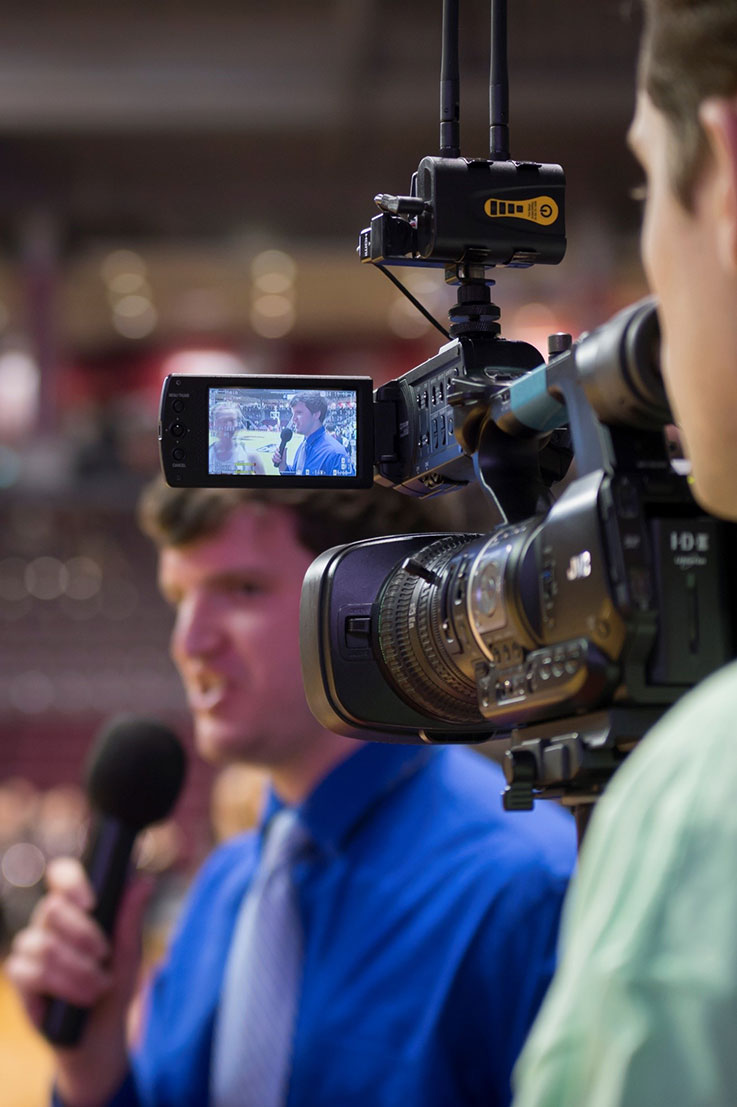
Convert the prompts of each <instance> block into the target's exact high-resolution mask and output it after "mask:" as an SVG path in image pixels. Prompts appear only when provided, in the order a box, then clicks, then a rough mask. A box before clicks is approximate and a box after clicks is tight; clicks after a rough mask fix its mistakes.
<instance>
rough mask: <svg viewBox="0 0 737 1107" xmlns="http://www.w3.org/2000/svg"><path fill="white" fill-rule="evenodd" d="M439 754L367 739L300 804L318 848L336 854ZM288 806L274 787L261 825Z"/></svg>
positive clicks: (433, 751) (423, 749)
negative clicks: (357, 828)
mask: <svg viewBox="0 0 737 1107" xmlns="http://www.w3.org/2000/svg"><path fill="white" fill-rule="evenodd" d="M439 753H440V750H438V749H433V748H432V747H428V746H401V745H394V744H392V743H389V742H364V743H362V744H361V745H360V746H359V748H358V749H357V750H356V752H355V753H353V754H351V755H350V756H349V757H347V758H346V759H345V760H344V761H341V762H340V764H338V765H336V767H335V768H334V769H333V770H332V771H331V772H330V773H328V775H327V776H326V777H323V779H322V780H321V781H320V783H319V784H318V785H317V786H316V787H315V789H314V790H313V791H312V792H311V793H310V795H309V796H308V797H307V798H306V799H305V800H304V801H303V802H302V804H300V806H299V808H298V811H299V816H300V819H301V821H302V822H303V823H304V825H305V826H306V827H307V829H308V830H309V832H310V835H311V836H312V838H313V840H314V841H315V843H316V844H317V845H318V846H320V847H321V848H322V849H324V850H325V851H326V852H329V853H334V852H337V851H338V850H339V849H340V847H341V845H342V843H343V842H344V841H345V839H346V838H348V836H349V835H350V833H351V831H352V830H353V829H354V827H355V826H356V825H357V824H358V823H359V822H360V821H361V820H362V819H363V818H364V816H366V815H367V814H368V813H369V811H370V810H371V809H372V808H373V807H374V806H375V805H376V804H378V803H379V802H380V801H381V800H382V799H383V798H384V796H386V795H388V794H389V792H391V791H393V789H394V788H396V787H398V786H399V785H400V784H401V783H402V782H403V781H405V780H407V779H409V777H411V776H414V774H415V773H417V772H419V770H420V769H421V768H422V767H423V766H424V765H426V764H427V763H428V762H429V761H430V759H431V758H432V757H434V756H437V755H438V754H439ZM283 806H284V805H283V803H282V801H281V800H280V799H279V797H278V796H277V795H276V793H275V792H274V791H273V789H270V790H269V795H268V798H267V802H266V807H265V811H264V820H263V823H262V826H265V825H266V823H268V821H269V819H270V818H271V816H272V815H274V814H275V813H276V811H278V810H279V809H280V808H281V807H283Z"/></svg>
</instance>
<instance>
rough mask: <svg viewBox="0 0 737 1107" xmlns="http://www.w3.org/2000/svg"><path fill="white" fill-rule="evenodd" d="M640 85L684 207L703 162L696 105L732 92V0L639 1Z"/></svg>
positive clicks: (735, 37)
mask: <svg viewBox="0 0 737 1107" xmlns="http://www.w3.org/2000/svg"><path fill="white" fill-rule="evenodd" d="M642 2H643V7H644V9H645V30H644V34H643V38H642V46H641V49H640V68H639V79H640V85H641V87H642V88H644V89H645V90H646V91H647V93H648V95H649V96H650V99H651V100H652V102H653V104H654V105H655V107H656V108H658V110H659V111H661V112H662V113H663V115H664V116H665V117H666V120H667V122H668V125H669V129H670V139H671V144H670V177H671V183H672V186H673V190H674V192H675V194H676V196H677V197H678V199H679V200H680V201H681V203H682V204H683V206H684V207H685V208H687V209H690V207H691V204H692V198H693V189H694V185H695V184H696V181H697V179H698V177H699V174H700V172H701V169H702V167H703V166H704V164H705V162H706V161H707V158H708V148H707V144H706V138H705V135H704V131H703V129H702V127H701V124H700V122H699V118H698V111H699V105H700V104H701V102H702V101H703V100H704V99H706V97H708V96H732V95H734V94H735V93H736V92H737V2H736V0H642Z"/></svg>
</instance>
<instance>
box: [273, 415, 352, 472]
mask: <svg viewBox="0 0 737 1107" xmlns="http://www.w3.org/2000/svg"><path fill="white" fill-rule="evenodd" d="M284 471H285V473H299V474H300V475H302V474H304V476H306V477H307V476H312V477H314V476H319V475H320V474H323V475H327V476H333V474H335V475H336V476H345V477H351V476H354V471H353V466H352V465H351V462H350V459H349V457H348V454H347V453H346V451H345V447H344V446H342V445H341V443H340V442H339V441H338V439H337V438H334V437H333V435H332V434H328V432H327V431H326V430H325V427H318V428H317V430H314V431H313V432H312V434H309V435H308V436H307V438H305V439H304V440H303V441H302V442H301V443H300V444H299V446H298V447H297V452H296V454H295V455H294V463H293V464H292V465H287V466H286V468H285V470H284Z"/></svg>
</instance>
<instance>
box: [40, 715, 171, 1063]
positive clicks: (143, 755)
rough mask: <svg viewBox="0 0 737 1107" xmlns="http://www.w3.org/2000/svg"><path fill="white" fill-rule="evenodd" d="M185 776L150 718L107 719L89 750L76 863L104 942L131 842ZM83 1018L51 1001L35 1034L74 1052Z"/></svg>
mask: <svg viewBox="0 0 737 1107" xmlns="http://www.w3.org/2000/svg"><path fill="white" fill-rule="evenodd" d="M185 771H186V756H185V753H184V749H183V747H182V744H181V742H180V741H179V739H178V738H177V736H176V735H175V734H174V732H173V731H172V730H170V729H169V728H168V727H167V726H164V725H163V724H162V723H159V722H156V721H154V720H152V719H145V718H138V717H136V716H133V715H128V716H120V717H118V718H115V719H113V720H112V721H111V722H110V723H108V724H107V726H105V727H104V728H103V730H102V731H101V732H100V734H99V735H98V737H97V739H96V740H95V742H94V744H93V746H92V748H91V750H90V753H89V757H88V760H87V770H86V774H85V783H86V790H87V795H88V798H89V802H90V807H91V809H92V820H91V824H90V832H89V835H88V841H87V846H86V849H85V852H84V855H83V858H82V862H83V864H84V867H85V870H86V872H87V876H88V878H89V881H90V884H91V885H92V888H93V889H94V892H95V901H96V902H95V908H94V910H93V911H92V917H93V918H94V919H96V920H97V922H98V923H99V925H100V926H101V927H102V929H103V930H104V932H105V933H106V934H107V935H111V934H112V932H113V927H114V925H115V917H116V914H117V911H118V906H119V904H120V900H121V896H122V894H123V889H124V888H125V882H126V877H127V875H128V868H129V863H130V857H131V852H132V850H133V845H134V842H135V840H136V836H137V835H138V833H139V832H140V831H141V830H143V829H144V827H146V826H149V825H150V824H151V823H156V822H159V821H160V820H161V819H164V818H166V817H167V815H169V814H170V813H171V811H172V810H173V808H174V805H175V804H176V801H177V799H178V798H179V793H180V792H181V789H182V784H183V783H184V777H185ZM88 1013H89V1012H88V1010H87V1008H85V1007H77V1006H75V1005H74V1004H71V1003H67V1002H66V1001H65V1000H61V999H55V998H53V997H51V998H49V1000H48V1002H47V1006H46V1011H45V1014H44V1020H43V1023H42V1031H43V1033H44V1035H45V1037H46V1038H47V1039H48V1040H49V1041H50V1042H52V1043H53V1044H54V1045H58V1046H74V1045H76V1044H77V1043H78V1042H79V1040H80V1038H81V1037H82V1033H83V1031H84V1027H85V1023H86V1020H87V1015H88Z"/></svg>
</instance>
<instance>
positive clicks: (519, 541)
mask: <svg viewBox="0 0 737 1107" xmlns="http://www.w3.org/2000/svg"><path fill="white" fill-rule="evenodd" d="M536 529H537V526H536V523H535V521H531V522H529V523H528V524H522V525H518V526H515V527H503V528H500V529H499V530H498V531H497V532H495V533H494V534H493V535H491V537H489V536H488V535H485V536H478V535H476V536H471V535H463V534H455V535H448V536H447V537H444V538H441V539H439V540H437V541H436V542H433V543H431V544H430V545H428V546H426V547H425V548H424V549H422V550H420V551H419V552H418V553H414V554H413V556H412V558H411V559H408V560H406V561H404V562H403V563H402V564H401V565H398V566H397V567H396V568H395V569H393V570H392V572H391V573H390V574H389V576H388V577H387V578H386V580H385V582H384V585H383V587H382V590H381V592H380V594H379V596H378V599H377V605H378V610H379V620H378V640H379V647H380V652H381V662H382V666H383V670H384V675H385V678H386V679H387V680H388V682H389V683H390V684H391V685H392V686H393V687H394V688H395V689H396V691H397V692H398V694H399V695H401V696H402V698H403V699H404V700H405V701H406V702H407V703H409V704H410V706H412V707H414V708H415V709H416V710H420V711H423V712H425V713H427V714H431V715H433V716H435V717H436V718H438V719H439V720H442V721H443V722H447V723H450V722H454V723H473V722H478V719H479V717H480V710H479V701H478V692H477V679H476V677H477V673H476V668H477V666H478V665H479V664H480V663H481V664H484V665H488V664H489V663H490V662H491V663H492V664H496V661H497V660H498V658H499V657H501V656H507V655H508V656H509V657H510V658H515V657H517V656H518V655H519V652H520V647H521V646H530V645H532V644H533V640H534V636H533V635H531V633H530V630H529V622H530V621H529V619H528V618H527V617H526V614H525V610H526V608H527V607H529V606H530V605H532V606H535V605H536V604H537V602H538V588H537V582H536V574H533V575H532V579H531V581H530V583H529V586H528V590H529V591H531V592H532V595H531V596H528V597H524V596H523V595H521V594H520V593H521V581H522V576H521V575H520V567H521V565H522V562H523V559H524V554H525V552H526V550H527V549H528V547H529V544H530V543H529V540H530V537H531V535H532V534H533V533H534V531H535V530H536ZM504 647H507V648H506V649H505V648H504Z"/></svg>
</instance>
